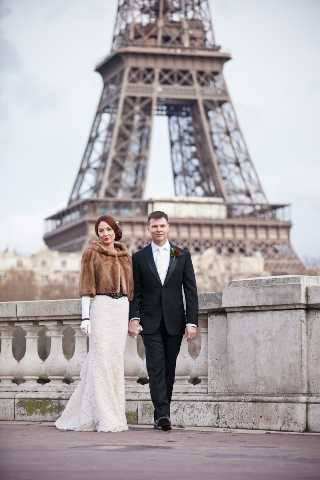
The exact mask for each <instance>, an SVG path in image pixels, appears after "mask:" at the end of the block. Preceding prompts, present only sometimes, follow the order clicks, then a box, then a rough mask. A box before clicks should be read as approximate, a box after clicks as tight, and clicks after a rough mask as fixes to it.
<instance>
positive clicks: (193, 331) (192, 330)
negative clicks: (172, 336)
mask: <svg viewBox="0 0 320 480" xmlns="http://www.w3.org/2000/svg"><path fill="white" fill-rule="evenodd" d="M197 335H198V328H197V327H194V326H192V325H187V326H186V329H185V332H184V336H185V337H186V339H187V341H188V342H191V340H193V339H194V338H195V337H196V336H197Z"/></svg>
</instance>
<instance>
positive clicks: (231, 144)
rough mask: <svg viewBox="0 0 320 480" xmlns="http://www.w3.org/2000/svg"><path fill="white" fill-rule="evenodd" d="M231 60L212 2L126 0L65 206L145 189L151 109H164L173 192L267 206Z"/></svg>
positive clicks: (135, 195)
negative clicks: (233, 88) (233, 87)
mask: <svg viewBox="0 0 320 480" xmlns="http://www.w3.org/2000/svg"><path fill="white" fill-rule="evenodd" d="M228 59H229V55H228V54H226V53H223V52H221V50H220V48H219V47H218V46H217V45H216V43H215V40H214V34H213V29H212V24H211V17H210V11H209V5H208V1H207V0H184V1H183V0H173V1H167V0H150V1H147V0H120V1H119V5H118V11H117V18H116V25H115V31H114V37H113V47H112V54H111V56H110V57H109V58H107V59H106V61H105V62H103V63H102V64H101V65H100V66H98V67H97V70H98V71H99V72H100V73H101V74H102V77H103V79H104V88H103V91H102V95H101V98H100V102H99V106H98V109H97V114H96V117H95V119H94V122H93V125H92V129H91V133H90V137H89V141H88V144H87V148H86V150H85V153H84V156H83V159H82V162H81V166H80V170H79V173H78V176H77V178H76V181H75V184H74V187H73V190H72V193H71V196H70V200H69V205H70V204H72V203H74V202H75V201H79V200H82V199H86V198H99V199H101V198H106V197H125V198H142V197H143V194H144V189H145V182H146V172H147V167H148V160H149V151H150V139H151V132H152V124H153V116H154V115H155V114H162V115H167V117H168V122H169V132H170V146H171V161H172V169H173V178H174V190H175V194H176V195H177V196H200V197H201V196H205V197H221V198H223V199H224V201H225V202H226V203H229V204H248V206H254V205H256V204H267V203H268V202H267V199H266V196H265V193H264V191H263V189H262V186H261V183H260V181H259V179H258V176H257V173H256V171H255V168H254V165H253V162H252V160H251V158H250V155H249V152H248V148H247V146H246V143H245V140H244V137H243V134H242V132H241V130H240V126H239V123H238V120H237V117H236V114H235V110H234V108H233V105H232V102H231V99H230V95H229V92H228V89H227V85H226V82H225V79H224V76H223V72H222V70H223V65H224V63H225V61H227V60H228ZM244 208H246V207H244V206H242V207H241V208H239V209H236V210H237V212H236V211H235V212H234V213H238V214H241V212H243V209H244Z"/></svg>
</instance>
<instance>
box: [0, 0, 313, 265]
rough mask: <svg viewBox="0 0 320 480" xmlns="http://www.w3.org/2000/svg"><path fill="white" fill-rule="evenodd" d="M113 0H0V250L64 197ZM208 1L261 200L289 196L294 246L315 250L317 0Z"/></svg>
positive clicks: (19, 240) (38, 241)
mask: <svg viewBox="0 0 320 480" xmlns="http://www.w3.org/2000/svg"><path fill="white" fill-rule="evenodd" d="M116 4H117V2H116V1H115V0H0V8H1V14H0V22H1V33H0V48H1V51H0V68H1V73H0V89H1V90H0V118H1V128H0V142H1V157H0V175H1V182H0V186H1V190H0V192H1V193H0V229H1V235H0V250H2V249H4V248H5V247H6V246H9V247H12V248H16V249H17V250H18V251H20V252H32V251H35V250H36V249H38V248H40V247H41V245H42V234H43V219H44V218H45V217H46V216H48V215H50V214H52V213H54V212H55V211H56V210H57V209H59V208H63V207H65V206H66V203H67V200H68V197H69V194H70V191H71V187H72V184H73V181H74V179H75V176H76V173H77V169H78V167H79V163H80V160H81V156H82V153H83V150H84V147H85V144H86V141H87V138H88V133H89V129H90V126H91V122H92V120H93V117H94V114H95V109H96V106H97V101H98V98H99V95H100V91H101V88H102V82H101V79H100V77H99V75H98V74H97V73H95V72H94V66H95V65H96V64H97V63H98V62H99V61H100V60H101V59H102V58H103V57H104V56H106V55H107V54H108V52H109V49H110V42H111V37H112V31H113V22H114V17H115V10H116ZM210 4H211V12H212V17H213V25H214V29H215V34H216V39H217V43H218V44H220V45H222V47H223V48H225V49H227V50H230V51H231V53H232V55H233V60H232V61H230V62H229V63H228V64H227V65H226V68H225V76H226V79H227V82H228V86H229V89H230V92H231V95H232V98H233V102H234V105H235V107H236V110H237V113H238V117H239V121H240V125H241V127H242V130H243V133H244V135H245V138H246V141H247V143H248V146H249V150H250V153H251V156H252V159H253V161H254V163H255V166H256V169H257V171H258V174H259V177H260V179H261V182H262V184H263V186H264V189H265V191H266V194H267V196H268V199H269V201H270V202H272V203H278V202H280V203H291V204H292V220H293V230H292V242H293V245H294V247H295V248H296V250H297V252H298V254H299V255H300V256H301V257H320V215H319V210H320V158H319V152H320V119H319V115H320V28H319V25H320V0H268V1H265V0H212V1H211V2H210ZM156 127H158V128H157V131H156V132H155V134H154V136H153V145H152V152H151V153H152V154H151V168H150V175H149V177H148V183H147V196H152V195H156V196H159V195H169V194H172V191H173V189H172V184H171V176H170V175H169V169H170V163H169V147H168V141H167V139H166V125H165V124H164V123H163V120H162V119H160V120H159V119H158V120H157V121H156ZM159 144H161V146H162V148H161V149H159ZM163 158H165V162H167V168H168V175H167V176H164V175H163V162H164V160H163ZM160 159H161V163H162V166H161V167H160V166H159V165H160ZM160 177H161V180H160Z"/></svg>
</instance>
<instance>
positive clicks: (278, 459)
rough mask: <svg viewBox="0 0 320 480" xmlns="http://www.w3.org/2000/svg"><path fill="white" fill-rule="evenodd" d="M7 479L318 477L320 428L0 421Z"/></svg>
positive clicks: (1, 471) (2, 473) (0, 471)
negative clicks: (101, 427)
mask: <svg viewBox="0 0 320 480" xmlns="http://www.w3.org/2000/svg"><path fill="white" fill-rule="evenodd" d="M0 445H1V447H0V455H1V458H0V465H1V466H0V478H1V479H2V480H40V479H41V480H57V479H58V480H64V479H66V480H100V479H101V480H102V479H103V480H122V479H123V480H137V479H139V480H143V479H148V480H158V479H159V480H160V479H161V480H171V479H172V480H180V479H181V480H189V479H193V480H206V479H210V480H220V479H221V480H222V479H224V480H264V479H268V480H270V479H272V480H282V479H288V480H289V479H290V480H311V479H313V480H319V479H320V434H318V435H313V434H286V433H263V432H250V433H248V432H246V433H244V432H241V433H240V432H234V431H233V432H230V431H228V432H225V431H215V430H213V429H190V430H189V429H188V430H183V429H175V430H173V431H171V432H159V431H155V430H153V429H151V428H150V427H131V428H130V430H129V431H128V432H122V433H113V434H111V433H96V432H61V431H58V430H57V429H56V428H55V427H54V425H53V424H52V423H43V422H42V423H33V422H32V423H31V422H16V423H14V422H0Z"/></svg>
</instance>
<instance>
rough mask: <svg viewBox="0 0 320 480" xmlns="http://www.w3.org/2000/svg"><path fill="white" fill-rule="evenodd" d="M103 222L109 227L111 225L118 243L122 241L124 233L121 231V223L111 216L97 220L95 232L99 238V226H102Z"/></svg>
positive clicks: (104, 216) (103, 216)
mask: <svg viewBox="0 0 320 480" xmlns="http://www.w3.org/2000/svg"><path fill="white" fill-rule="evenodd" d="M101 222H106V223H107V224H108V225H110V227H111V228H112V230H113V231H114V233H115V241H116V242H118V241H119V240H121V238H122V231H121V228H120V227H119V222H118V221H117V220H116V219H115V218H114V217H112V216H111V215H102V216H101V217H99V218H98V219H97V220H96V223H95V225H94V230H95V232H96V235H97V237H98V236H99V235H98V228H99V225H100V223H101Z"/></svg>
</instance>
